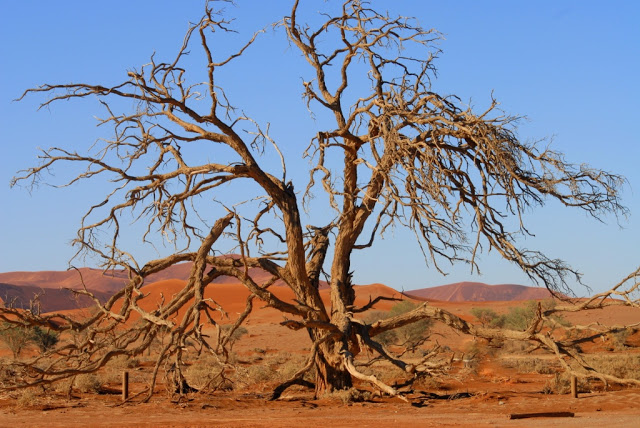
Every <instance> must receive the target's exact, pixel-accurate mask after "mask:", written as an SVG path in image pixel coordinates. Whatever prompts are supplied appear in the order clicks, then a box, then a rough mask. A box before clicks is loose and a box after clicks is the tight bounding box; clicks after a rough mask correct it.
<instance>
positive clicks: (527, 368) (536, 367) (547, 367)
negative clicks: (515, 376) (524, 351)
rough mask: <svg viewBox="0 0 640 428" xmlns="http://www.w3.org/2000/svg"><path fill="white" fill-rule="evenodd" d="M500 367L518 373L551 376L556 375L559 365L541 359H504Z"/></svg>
mask: <svg viewBox="0 0 640 428" xmlns="http://www.w3.org/2000/svg"><path fill="white" fill-rule="evenodd" d="M502 365H503V366H504V367H507V368H513V369H516V370H517V371H518V373H538V374H553V373H557V372H558V370H559V369H560V365H559V363H558V362H557V361H555V360H543V359H541V358H535V357H531V358H505V359H503V360H502Z"/></svg>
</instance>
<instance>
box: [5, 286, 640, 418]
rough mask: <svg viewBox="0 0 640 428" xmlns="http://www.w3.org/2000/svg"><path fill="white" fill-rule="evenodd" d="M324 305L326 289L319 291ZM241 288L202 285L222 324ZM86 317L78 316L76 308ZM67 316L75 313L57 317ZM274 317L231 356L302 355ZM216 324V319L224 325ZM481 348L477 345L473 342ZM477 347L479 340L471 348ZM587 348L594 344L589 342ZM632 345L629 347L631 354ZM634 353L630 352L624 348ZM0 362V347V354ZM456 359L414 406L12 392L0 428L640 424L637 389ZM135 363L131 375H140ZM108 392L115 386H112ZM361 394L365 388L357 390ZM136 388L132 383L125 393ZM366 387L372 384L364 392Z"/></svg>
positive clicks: (361, 296) (362, 294)
mask: <svg viewBox="0 0 640 428" xmlns="http://www.w3.org/2000/svg"><path fill="white" fill-rule="evenodd" d="M183 284H184V281H180V280H163V281H159V282H157V283H154V284H150V285H148V286H146V287H144V289H143V291H144V293H145V294H148V295H147V296H146V297H145V298H144V299H142V300H141V305H142V306H144V307H147V308H148V309H150V308H153V307H155V305H156V304H157V302H159V301H160V298H161V295H163V296H164V297H165V300H167V299H169V298H170V297H171V296H172V295H173V294H175V293H176V292H177V291H178V290H180V288H181V287H182V286H183ZM271 290H273V292H274V293H276V294H277V295H278V297H280V298H282V299H285V300H291V299H293V295H292V292H291V290H289V289H288V288H285V287H272V288H271ZM356 293H357V294H356V296H357V297H356V304H357V305H364V304H366V303H367V302H368V301H369V299H370V298H375V297H376V296H378V295H385V296H388V297H400V294H399V293H398V292H397V291H396V290H393V289H391V288H389V287H386V286H384V285H381V284H372V285H367V286H359V287H356ZM322 294H323V298H325V301H327V300H328V290H323V291H322ZM247 295H248V292H247V290H246V289H245V288H244V287H243V286H241V285H240V284H214V285H212V286H210V287H208V288H207V295H206V297H211V298H213V299H215V300H216V301H217V302H218V303H220V304H221V305H222V306H224V307H225V309H226V311H227V312H228V314H229V318H230V320H229V321H233V320H234V319H235V318H236V317H237V316H238V313H240V312H242V310H243V309H244V302H245V298H246V296H247ZM393 304H394V303H393V302H388V301H383V302H380V303H379V304H378V305H377V306H376V307H377V308H378V309H382V310H387V309H389V308H390V307H391V306H392V305H393ZM429 304H431V305H434V306H437V307H441V308H443V309H446V310H449V311H451V312H454V313H456V314H458V315H460V316H462V317H463V318H465V319H468V320H471V319H472V316H471V314H470V312H471V309H472V308H474V307H491V308H493V309H494V310H496V311H497V312H498V313H504V312H507V311H508V310H509V308H511V307H513V306H514V305H522V304H523V302H440V301H430V302H429ZM85 311H86V310H85ZM65 312H66V313H67V314H71V313H77V314H81V313H82V311H81V310H80V311H79V310H75V311H65ZM634 316H635V317H636V318H637V314H634V313H633V311H630V310H629V311H627V310H621V309H620V308H606V309H604V310H601V311H597V319H598V320H601V321H602V322H605V320H606V322H607V323H616V324H624V323H628V322H629V321H635V322H637V319H635V320H634ZM567 318H569V319H570V320H571V321H572V322H574V323H585V324H586V323H587V322H592V321H594V319H593V314H592V315H585V314H570V315H569V316H568V317H567ZM283 319H284V318H283V315H282V314H281V313H279V312H277V311H275V310H273V309H271V308H263V307H261V306H260V304H256V305H255V308H254V312H253V313H252V315H251V316H250V317H249V319H248V321H247V323H246V327H247V329H248V330H249V333H248V334H247V335H246V336H244V337H243V338H242V339H241V340H240V341H239V342H238V344H237V345H236V348H234V350H235V351H236V352H237V353H238V355H240V356H248V355H252V353H254V352H255V350H256V349H258V348H261V349H263V350H265V351H266V352H267V353H275V352H279V353H290V354H298V355H300V354H303V353H304V352H305V350H306V349H308V348H309V341H308V337H307V335H306V333H305V332H304V331H297V332H292V331H290V330H288V329H286V328H284V327H282V326H281V325H280V322H281V321H282V320H283ZM229 321H225V322H229ZM431 340H432V342H431V343H430V344H428V345H427V346H432V345H433V344H435V342H436V341H437V342H438V343H440V344H441V345H443V346H449V347H450V348H451V349H452V350H464V349H467V348H469V347H470V346H474V345H475V342H474V339H473V338H472V337H467V336H463V335H460V334H457V333H454V332H452V331H451V330H448V329H447V328H444V327H435V328H434V329H433V332H432V339H431ZM478 342H480V341H478ZM478 345H479V346H485V345H486V344H482V343H478ZM593 346H596V345H593ZM630 349H633V348H630ZM629 352H636V351H633V350H632V351H629ZM0 355H1V356H5V357H6V356H8V350H6V349H3V348H0ZM461 365H462V362H454V367H453V369H452V371H451V373H450V375H451V376H448V377H446V378H444V379H443V380H442V381H441V383H440V384H438V385H436V386H434V387H431V388H430V387H422V388H416V391H415V392H414V393H413V394H412V395H410V396H409V398H411V399H412V401H413V403H414V405H411V404H407V403H405V402H403V401H400V400H399V399H397V398H380V397H375V398H373V399H372V400H370V401H367V402H361V403H352V404H343V403H342V402H341V401H340V400H336V399H333V400H328V399H320V400H314V399H313V397H312V394H311V393H310V392H309V391H308V390H305V389H294V388H292V389H290V390H289V391H287V392H286V393H285V394H284V395H283V396H282V397H281V398H280V399H279V400H277V401H273V402H270V401H267V400H266V397H267V395H268V393H269V392H270V387H269V386H265V385H262V386H260V384H258V385H257V386H253V387H251V388H250V389H245V390H240V391H230V392H223V391H217V392H215V393H212V394H208V395H200V394H190V396H189V398H188V400H186V401H182V402H180V403H176V402H172V400H171V397H169V396H168V395H167V394H166V393H163V392H160V393H158V394H156V395H155V396H154V397H153V398H152V400H151V402H150V403H147V404H133V403H126V404H121V402H120V397H119V396H118V395H98V394H81V393H77V394H76V397H75V398H74V399H72V400H70V401H67V400H66V398H65V396H64V394H62V393H52V394H48V395H47V396H46V397H44V398H42V397H41V398H39V399H37V400H36V401H34V402H33V403H31V404H30V405H27V406H26V407H20V406H18V405H17V397H18V394H19V393H17V392H13V393H3V394H0V426H1V427H4V426H11V427H37V426H47V427H68V426H79V427H107V426H127V427H156V426H180V427H182V426H241V427H293V426H296V427H299V426H305V427H315V426H331V427H332V428H333V427H347V426H349V427H353V426H358V427H379V426H393V427H398V426H469V427H470V426H474V427H475V426H509V427H512V426H515V427H522V426H545V427H546V426H569V427H572V426H574V427H581V428H585V427H591V426H606V425H609V426H613V425H615V426H616V427H637V426H639V424H640V422H639V421H640V405H638V403H640V389H638V388H635V389H633V388H629V389H620V388H618V389H617V390H610V391H606V392H603V391H601V390H600V389H598V390H593V391H589V392H587V391H584V392H583V393H581V394H580V396H579V398H577V399H573V398H571V397H570V396H569V395H558V394H544V393H543V392H542V391H543V389H544V387H545V385H546V384H548V383H549V382H550V381H552V379H553V377H554V375H553V374H522V373H519V372H518V371H516V370H515V369H514V368H508V367H505V366H504V365H502V364H500V362H499V361H498V358H497V357H495V358H494V357H492V356H488V357H487V358H485V359H483V360H482V362H481V363H480V365H479V366H478V367H477V369H476V370H475V371H474V372H471V373H469V372H468V371H467V372H465V371H464V369H463V367H462V366H461ZM148 369H149V368H148V367H146V366H144V367H141V368H138V369H135V370H148ZM113 386H114V387H117V385H113ZM358 386H360V387H365V388H368V387H367V386H366V385H358ZM143 388H144V385H143V384H141V383H133V384H132V385H131V392H132V394H136V393H137V392H139V391H142V390H143ZM368 389H371V388H368ZM456 393H470V394H469V395H470V396H468V397H466V398H454V397H449V398H451V399H438V398H437V397H435V396H429V395H427V394H438V395H444V394H448V395H452V394H456ZM559 411H563V412H573V413H575V416H574V417H571V418H560V417H555V418H535V419H522V420H509V419H508V416H509V415H510V414H513V413H535V412H559Z"/></svg>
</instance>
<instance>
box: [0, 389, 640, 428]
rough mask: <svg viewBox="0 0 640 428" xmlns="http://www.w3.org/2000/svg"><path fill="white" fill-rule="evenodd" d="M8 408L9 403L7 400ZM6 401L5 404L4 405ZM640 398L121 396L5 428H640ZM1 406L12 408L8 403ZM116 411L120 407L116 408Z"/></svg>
mask: <svg viewBox="0 0 640 428" xmlns="http://www.w3.org/2000/svg"><path fill="white" fill-rule="evenodd" d="M3 401H4V400H3ZM0 402H2V401H0ZM638 403H640V391H638V390H622V391H615V392H606V393H590V394H582V395H581V396H580V397H578V398H577V399H573V398H571V397H569V396H568V395H561V396H558V395H542V394H540V393H531V392H528V393H527V392H519V391H517V389H514V388H507V389H505V390H504V391H501V392H491V393H479V394H477V395H475V396H472V397H470V398H462V399H454V400H434V399H431V400H424V401H421V407H417V406H413V405H410V404H407V403H404V402H401V401H399V400H398V399H376V400H374V401H372V402H365V403H353V404H349V405H344V404H342V403H337V402H335V401H328V400H312V399H305V398H304V397H295V396H292V395H288V396H285V398H283V399H281V400H278V401H275V402H269V401H266V400H265V399H264V397H261V396H257V395H243V396H217V397H196V398H193V399H192V400H191V401H188V402H185V403H181V404H174V403H169V402H168V401H167V399H166V397H158V398H155V399H154V400H153V401H152V402H151V403H148V404H137V405H134V404H126V405H122V406H117V404H118V397H116V396H111V397H100V398H99V399H95V398H93V397H87V398H83V399H80V400H76V401H72V402H66V403H65V402H61V403H59V404H57V405H55V404H53V403H52V404H50V405H49V406H48V407H47V406H40V408H34V409H15V408H12V407H10V406H2V407H3V408H2V410H1V411H2V413H0V425H1V426H11V427H39V426H42V427H44V426H47V427H68V426H79V427H114V426H123V427H124V426H126V427H157V426H189V427H192V426H194V427H195V426H240V427H294V426H296V427H299V426H307V427H317V426H331V427H347V426H349V427H353V426H358V427H379V426H469V427H470V426H505V427H506V426H509V427H522V426H545V427H547V426H563V427H565V426H566V427H592V426H593V427H595V426H607V425H609V426H616V427H637V426H639V424H640V406H639V404H638ZM2 404H5V405H6V404H8V403H6V402H4V403H2ZM116 406H117V407H116ZM533 412H573V413H574V414H575V416H574V417H536V418H528V419H520V420H511V419H509V415H511V414H521V413H533Z"/></svg>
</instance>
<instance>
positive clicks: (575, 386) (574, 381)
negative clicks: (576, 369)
mask: <svg viewBox="0 0 640 428" xmlns="http://www.w3.org/2000/svg"><path fill="white" fill-rule="evenodd" d="M571 396H572V397H573V398H578V379H577V378H576V377H575V376H574V375H571Z"/></svg>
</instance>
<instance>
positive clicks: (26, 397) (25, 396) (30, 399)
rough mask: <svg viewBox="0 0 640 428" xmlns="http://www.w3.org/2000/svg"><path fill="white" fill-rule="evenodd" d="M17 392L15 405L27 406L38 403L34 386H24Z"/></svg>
mask: <svg viewBox="0 0 640 428" xmlns="http://www.w3.org/2000/svg"><path fill="white" fill-rule="evenodd" d="M19 394H20V395H19V396H18V399H17V400H16V402H15V403H16V406H17V407H21V408H28V407H33V406H36V405H37V404H38V401H39V394H38V392H37V390H36V389H35V388H25V389H23V390H21V391H20V392H19Z"/></svg>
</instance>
